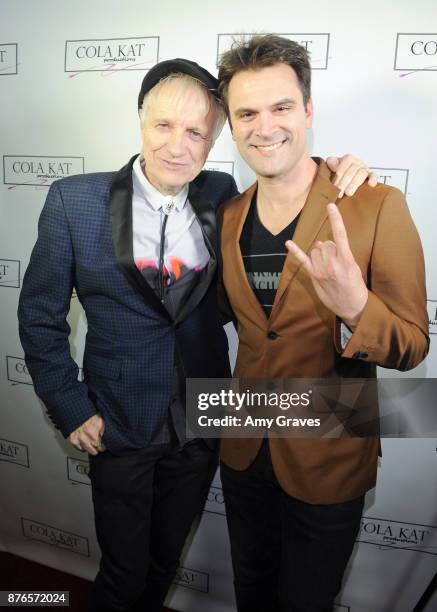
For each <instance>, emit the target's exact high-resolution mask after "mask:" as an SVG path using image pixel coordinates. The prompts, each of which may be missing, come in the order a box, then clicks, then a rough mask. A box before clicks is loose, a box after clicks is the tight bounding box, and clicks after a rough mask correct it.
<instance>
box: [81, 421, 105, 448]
mask: <svg viewBox="0 0 437 612" xmlns="http://www.w3.org/2000/svg"><path fill="white" fill-rule="evenodd" d="M81 431H82V433H84V434H85V436H87V438H88V439H89V440H90V442H91V444H93V445H94V446H99V444H100V440H101V437H102V433H103V432H102V433H101V429H100V427H99V426H98V425H97V424H96V423H94V424H88V425H84V426H83V427H82V430H81Z"/></svg>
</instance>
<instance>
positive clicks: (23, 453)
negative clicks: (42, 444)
mask: <svg viewBox="0 0 437 612" xmlns="http://www.w3.org/2000/svg"><path fill="white" fill-rule="evenodd" d="M0 461H7V462H8V463H15V464H17V465H22V466H23V467H27V468H28V467H30V464H29V448H28V447H27V446H26V445H25V444H20V443H19V442H12V441H11V440H5V439H0Z"/></svg>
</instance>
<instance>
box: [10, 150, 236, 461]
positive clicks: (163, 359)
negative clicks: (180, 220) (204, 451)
mask: <svg viewBox="0 0 437 612" xmlns="http://www.w3.org/2000/svg"><path fill="white" fill-rule="evenodd" d="M135 157H136V156H134V157H133V158H132V159H131V160H130V161H129V163H128V164H127V165H126V166H124V167H123V168H122V169H121V170H120V171H119V172H118V173H115V172H105V173H96V174H88V175H80V176H74V177H69V178H66V179H63V180H60V181H56V182H55V183H53V185H52V186H51V187H50V190H49V193H48V195H47V200H46V202H45V205H44V208H43V211H42V213H41V217H40V220H39V226H38V239H37V242H36V244H35V247H34V249H33V252H32V255H31V259H30V263H29V266H28V268H27V271H26V274H25V277H24V280H23V288H22V291H21V295H20V302H19V309H18V316H19V324H20V338H21V342H22V345H23V348H24V351H25V357H26V364H27V367H28V369H29V372H30V374H31V376H32V379H33V382H34V386H35V391H36V393H37V394H38V396H39V397H40V398H41V399H42V401H43V402H44V404H45V405H46V407H47V411H48V414H49V415H50V417H51V419H52V420H53V422H54V423H55V425H56V427H58V428H59V429H60V430H61V431H62V433H63V435H64V436H65V437H67V436H68V435H69V434H70V433H71V432H72V431H74V430H75V429H76V428H77V427H78V426H79V425H81V424H82V423H83V422H84V421H86V420H87V419H88V418H90V417H91V416H93V415H94V414H95V413H96V412H99V413H100V414H101V415H102V417H103V419H104V421H105V434H104V436H103V442H104V444H105V445H106V447H107V448H108V449H109V450H111V451H113V452H117V451H122V450H124V449H128V448H141V447H145V446H147V445H148V443H149V442H150V439H151V437H152V434H153V432H154V431H155V429H156V428H157V426H158V425H159V423H160V422H162V420H163V418H165V415H166V413H167V409H168V406H169V402H170V398H171V394H172V385H173V374H174V368H175V360H176V354H177V355H178V358H179V361H180V363H181V364H182V367H183V370H184V374H185V376H186V377H198V378H203V377H226V376H229V374H230V372H229V361H228V353H227V340H226V335H225V333H224V331H223V327H222V324H221V322H220V318H219V315H218V310H217V302H216V276H217V248H218V242H217V235H216V225H215V209H216V207H217V206H218V204H219V203H221V202H223V201H224V200H227V199H228V198H230V197H232V196H234V195H235V194H236V193H237V189H236V186H235V183H234V180H233V178H232V177H231V176H229V175H228V174H225V173H221V172H208V171H203V172H201V174H200V175H199V176H198V177H197V178H196V179H195V180H194V181H193V182H192V183H191V184H190V189H189V200H190V203H191V205H192V206H193V209H194V210H195V212H196V215H197V218H198V219H199V222H200V225H201V228H202V232H203V236H204V239H205V244H206V246H207V248H208V250H209V252H210V256H211V258H210V262H209V265H208V270H207V274H206V276H205V280H204V281H203V282H202V283H200V284H199V285H198V286H197V287H196V288H195V289H194V291H193V292H192V294H191V295H190V297H189V298H188V300H187V302H186V303H185V304H184V306H183V307H182V309H181V311H180V313H178V316H177V317H176V319H171V317H170V316H169V314H168V313H167V311H166V310H165V308H164V307H163V306H162V304H161V303H160V301H159V299H158V298H157V296H156V294H155V292H154V291H153V290H152V289H151V287H150V286H149V285H148V284H147V282H146V281H145V279H144V277H143V276H142V274H141V273H140V272H139V271H138V270H137V268H136V266H135V263H134V260H133V243H132V164H133V161H134V159H135ZM73 288H75V289H76V292H77V296H78V298H79V300H80V302H81V304H82V306H83V308H84V310H85V314H86V318H87V324H88V331H87V335H86V343H85V354H84V380H83V382H81V381H78V367H77V365H76V363H75V362H74V361H73V359H72V357H71V355H70V349H69V342H68V336H69V333H70V328H69V325H68V323H67V320H66V317H67V314H68V311H69V308H70V300H71V295H72V290H73Z"/></svg>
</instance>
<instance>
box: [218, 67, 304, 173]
mask: <svg viewBox="0 0 437 612" xmlns="http://www.w3.org/2000/svg"><path fill="white" fill-rule="evenodd" d="M228 107H229V117H230V122H231V125H232V136H233V138H234V140H235V142H236V144H237V147H238V150H239V151H240V154H241V156H242V157H243V159H244V160H245V162H246V163H247V164H248V165H249V166H250V167H251V168H252V170H253V171H254V172H255V173H256V174H257V176H260V177H266V178H287V177H288V176H290V175H291V173H292V172H293V170H294V168H295V167H296V166H297V164H298V163H299V162H300V161H301V160H303V159H306V158H307V157H308V150H307V141H306V131H307V129H309V128H310V127H311V125H312V117H313V107H312V102H311V100H309V101H308V103H307V105H306V108H305V105H304V102H303V96H302V91H301V88H300V86H299V81H298V79H297V76H296V73H295V71H294V70H293V69H292V68H291V67H290V66H288V65H287V64H283V63H278V64H274V65H273V66H268V67H265V68H260V69H257V70H241V71H239V72H237V73H236V74H235V75H234V76H233V77H232V79H231V81H230V83H229V89H228Z"/></svg>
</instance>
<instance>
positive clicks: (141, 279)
mask: <svg viewBox="0 0 437 612" xmlns="http://www.w3.org/2000/svg"><path fill="white" fill-rule="evenodd" d="M216 96H217V81H216V79H215V78H214V77H213V76H212V75H211V74H209V73H208V72H207V71H206V70H204V69H203V68H201V67H200V66H198V65H197V64H195V63H194V62H190V61H188V60H181V59H178V60H171V61H166V62H161V63H159V64H157V65H156V66H155V67H154V68H152V70H150V71H149V72H148V73H147V74H146V76H145V78H144V80H143V84H142V88H141V91H140V95H139V109H140V118H141V133H142V139H143V150H142V154H141V156H140V157H138V156H134V157H133V158H132V159H131V160H130V161H129V162H128V164H127V165H126V166H124V167H123V168H122V169H121V170H120V171H119V172H117V173H115V172H106V173H96V174H88V175H83V176H75V177H70V178H67V179H64V180H61V181H57V182H55V183H54V184H53V185H52V186H51V188H50V190H49V193H48V196H47V200H46V203H45V206H44V209H43V211H42V214H41V218H40V221H39V233H38V240H37V242H36V245H35V247H34V250H33V252H32V256H31V260H30V263H29V266H28V269H27V271H26V275H25V278H24V281H23V289H22V292H21V296H20V305H19V320H20V337H21V341H22V344H23V347H24V350H25V354H26V363H27V366H28V369H29V372H30V374H31V376H32V378H33V381H34V385H35V391H36V393H37V394H38V395H39V397H40V398H41V399H42V400H43V402H44V404H45V405H46V407H47V411H48V414H49V415H50V417H51V419H52V420H53V422H54V423H55V425H56V427H57V428H59V429H60V430H61V432H62V434H63V435H64V436H65V437H69V440H70V442H71V443H72V444H73V445H74V446H75V447H76V448H78V449H80V450H83V451H86V452H87V453H88V454H89V457H90V478H91V484H92V493H93V502H94V511H95V523H96V531H97V537H98V542H99V545H100V548H101V552H102V560H101V563H100V568H99V572H98V574H97V577H96V580H95V583H94V588H93V592H92V598H91V602H90V608H89V610H90V611H93V612H96V611H104V612H112V611H114V612H115V611H122V610H123V611H130V612H133V611H139V610H148V611H149V612H157V611H158V610H161V608H162V605H163V601H164V599H165V596H166V593H167V591H168V589H169V586H170V584H171V582H172V581H173V579H174V576H175V573H176V570H177V567H178V564H179V558H180V554H181V550H182V547H183V544H184V542H185V539H186V536H187V534H188V531H189V529H190V527H191V525H192V523H193V520H194V518H195V516H196V514H198V513H199V512H200V511H201V509H202V507H203V504H204V501H205V498H206V494H207V491H208V488H209V485H210V483H211V479H212V477H213V475H214V472H215V469H216V465H217V456H216V452H215V448H214V445H211V444H210V445H207V444H206V443H205V442H204V441H203V440H199V439H195V440H188V439H187V438H186V436H185V414H184V380H185V378H186V377H193V378H209V377H211V378H217V377H228V376H230V369H229V361H228V350H227V349H228V346H227V340H226V335H225V333H224V331H223V327H222V323H221V321H220V318H219V315H218V310H217V304H216V271H217V257H218V255H217V248H218V246H217V236H216V225H215V209H216V207H217V206H218V204H219V203H220V202H223V201H225V200H228V199H229V198H231V197H233V196H234V195H236V193H237V189H236V186H235V183H234V180H233V178H232V177H231V176H229V175H227V174H224V173H220V172H207V171H201V169H202V167H203V165H204V163H205V161H206V158H207V155H208V153H209V151H210V148H211V146H212V144H213V142H214V139H215V137H216V136H217V135H218V133H219V132H220V129H221V127H222V125H223V123H224V120H225V115H224V112H223V110H222V106H221V104H220V101H219V100H218V99H217V97H216ZM347 167H348V164H347V163H346V164H345V169H346V168H347ZM362 180H363V178H362V177H361V178H360V181H359V182H362ZM73 288H75V289H76V292H77V296H78V298H79V300H80V302H81V304H82V306H83V308H84V311H85V314H86V318H87V323H88V331H87V336H86V344H85V354H84V362H83V370H84V380H83V382H81V381H78V367H77V365H76V364H75V362H74V361H73V359H72V358H71V355H70V350H69V343H68V336H69V332H70V328H69V326H68V323H67V320H66V317H67V314H68V310H69V306H70V299H71V295H72V291H73Z"/></svg>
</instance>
